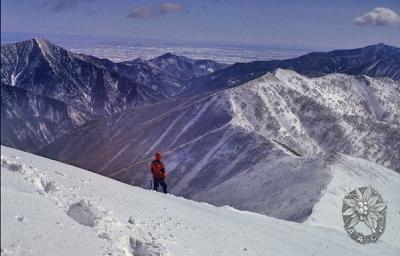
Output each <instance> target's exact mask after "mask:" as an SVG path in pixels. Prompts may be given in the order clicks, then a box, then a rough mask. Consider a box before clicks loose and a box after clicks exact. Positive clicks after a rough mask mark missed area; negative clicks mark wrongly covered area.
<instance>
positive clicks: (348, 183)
mask: <svg viewBox="0 0 400 256" xmlns="http://www.w3.org/2000/svg"><path fill="white" fill-rule="evenodd" d="M330 171H331V174H332V180H331V181H330V183H329V184H328V186H327V187H326V189H324V191H322V192H323V195H322V197H321V199H320V201H319V202H318V203H317V204H316V205H315V206H314V208H313V212H312V214H311V216H310V217H309V218H308V219H307V221H306V222H305V223H307V224H311V225H316V226H322V227H327V228H332V229H337V230H339V231H341V230H343V225H342V217H341V216H340V215H338V214H333V213H335V212H337V211H338V209H340V208H341V206H342V205H341V202H342V201H341V200H343V198H344V196H345V195H346V194H347V193H349V192H350V191H351V190H353V189H355V188H359V187H365V186H369V185H370V186H372V187H373V188H374V189H376V190H377V191H378V192H379V193H380V194H381V196H382V197H383V199H384V200H385V202H386V203H387V205H388V208H387V209H388V210H387V224H386V225H387V226H386V230H385V235H384V236H383V237H382V240H383V241H385V242H386V243H388V244H392V245H394V246H396V247H398V248H400V239H399V235H400V218H399V214H400V198H399V195H400V175H399V174H397V173H394V172H392V171H391V170H389V169H387V168H384V167H382V166H379V165H377V164H374V163H371V162H368V161H365V160H363V159H360V158H354V157H349V156H346V155H343V154H335V155H334V156H333V157H332V159H331V160H330Z"/></svg>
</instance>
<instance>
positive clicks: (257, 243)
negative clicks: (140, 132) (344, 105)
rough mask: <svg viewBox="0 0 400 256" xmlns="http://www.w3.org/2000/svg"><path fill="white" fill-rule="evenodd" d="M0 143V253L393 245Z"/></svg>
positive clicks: (311, 251)
mask: <svg viewBox="0 0 400 256" xmlns="http://www.w3.org/2000/svg"><path fill="white" fill-rule="evenodd" d="M1 151H2V157H1V158H2V160H1V200H2V204H1V233H2V236H1V254H2V255H43V256H45V255H61V256H62V255H122V256H132V255H139V256H143V255H174V256H179V255H185V256H189V255H229V256H231V255H274V256H279V255H285V256H286V255H300V256H301V255H327V256H329V255H332V256H336V255H343V256H346V255H349V256H350V255H378V254H379V255H386V256H391V255H393V256H394V255H399V253H400V248H399V247H395V246H392V245H388V244H386V243H385V242H383V241H378V242H377V243H376V244H370V245H367V246H365V245H359V244H357V243H355V242H354V241H353V240H351V239H350V238H348V237H347V235H346V234H345V233H344V232H343V231H336V230H332V229H328V228H321V227H312V226H309V225H307V224H296V223H290V222H286V221H282V220H277V219H274V218H270V217H266V216H262V215H258V214H254V213H249V212H240V211H237V210H234V209H232V208H229V207H222V208H216V207H213V206H210V205H208V204H204V203H196V202H193V201H188V200H185V199H182V198H177V197H175V196H172V195H163V194H161V193H156V192H151V191H147V190H143V189H140V188H137V187H132V186H129V185H126V184H123V183H119V182H117V181H114V180H111V179H108V178H105V177H101V176H99V175H97V174H94V173H91V172H86V171H85V170H82V169H78V168H75V167H71V166H68V165H65V164H62V163H59V162H55V161H51V160H48V159H45V158H41V157H38V156H35V155H32V154H28V153H24V152H21V151H18V150H14V149H10V148H7V147H3V146H2V148H1ZM338 214H340V213H338ZM386 235H387V234H384V236H383V237H382V238H384V237H385V236H386ZM397 235H398V234H397Z"/></svg>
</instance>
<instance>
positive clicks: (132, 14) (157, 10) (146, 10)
mask: <svg viewBox="0 0 400 256" xmlns="http://www.w3.org/2000/svg"><path fill="white" fill-rule="evenodd" d="M183 10H184V8H183V7H182V6H181V5H180V4H178V3H173V2H166V3H162V4H160V5H159V6H147V5H144V6H138V7H133V8H131V9H130V10H129V13H128V18H131V19H147V18H152V17H156V16H159V15H162V14H168V13H173V12H181V11H183Z"/></svg>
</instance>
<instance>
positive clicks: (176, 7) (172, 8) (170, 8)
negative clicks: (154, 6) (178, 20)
mask: <svg viewBox="0 0 400 256" xmlns="http://www.w3.org/2000/svg"><path fill="white" fill-rule="evenodd" d="M180 11H183V7H182V5H180V4H178V3H163V4H160V13H161V14H166V13H170V12H180Z"/></svg>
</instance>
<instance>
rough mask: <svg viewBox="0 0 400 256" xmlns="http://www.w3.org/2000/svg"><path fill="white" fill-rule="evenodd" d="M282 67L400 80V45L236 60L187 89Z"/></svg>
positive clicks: (214, 86)
mask: <svg viewBox="0 0 400 256" xmlns="http://www.w3.org/2000/svg"><path fill="white" fill-rule="evenodd" d="M278 68H281V69H290V70H294V71H296V72H298V73H299V74H302V75H305V76H307V77H319V76H324V75H327V74H332V73H344V74H349V75H367V76H370V77H376V78H379V77H389V78H392V79H394V80H400V48H398V47H394V46H389V45H385V44H377V45H370V46H366V47H363V48H357V49H348V50H334V51H330V52H312V53H309V54H305V55H303V56H300V57H297V58H292V59H286V60H271V61H255V62H250V63H236V64H234V65H232V66H230V67H228V68H226V69H224V70H220V71H218V72H215V73H213V74H210V75H207V76H204V77H199V78H197V79H193V80H192V81H191V86H189V87H188V88H189V89H188V91H187V92H186V93H187V94H192V93H196V92H204V91H208V90H210V91H213V90H221V89H223V88H228V87H233V86H237V85H240V84H243V83H245V82H247V81H251V80H254V79H256V78H258V77H260V76H262V75H264V74H266V73H267V72H271V71H274V70H276V69H278Z"/></svg>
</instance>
